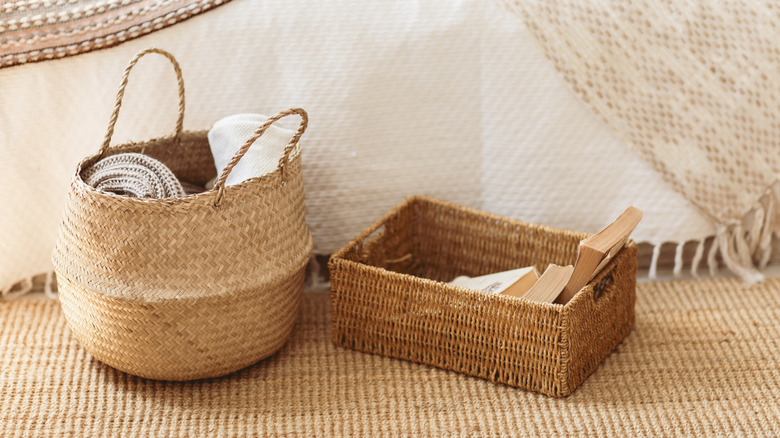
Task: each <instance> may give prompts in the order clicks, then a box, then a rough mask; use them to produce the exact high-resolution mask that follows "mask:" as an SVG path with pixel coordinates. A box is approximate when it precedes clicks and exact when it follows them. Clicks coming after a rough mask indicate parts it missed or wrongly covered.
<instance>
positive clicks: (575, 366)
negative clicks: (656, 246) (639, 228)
mask: <svg viewBox="0 0 780 438" xmlns="http://www.w3.org/2000/svg"><path fill="white" fill-rule="evenodd" d="M636 254H637V247H636V244H634V243H630V244H629V245H628V246H627V247H626V248H624V249H623V250H622V251H621V252H620V253H619V254H618V255H617V256H616V257H615V259H614V260H613V261H612V262H611V263H610V265H611V266H612V267H611V268H610V265H608V266H607V268H605V270H604V272H602V273H600V274H599V275H598V276H597V277H596V278H594V279H593V281H592V282H591V283H589V285H588V286H586V287H585V288H583V290H582V291H580V292H579V293H578V294H577V295H575V297H574V298H573V299H572V301H571V302H570V303H569V304H568V305H567V306H566V307H565V310H564V313H565V318H566V323H567V326H568V327H569V329H568V330H567V334H568V336H566V338H565V342H566V348H565V351H566V353H567V357H566V362H567V364H566V369H565V371H564V373H565V375H563V376H562V378H564V379H565V380H566V385H565V386H568V392H569V393H571V392H573V391H574V390H575V389H576V388H577V387H578V386H579V385H581V384H582V382H584V381H585V379H586V378H587V377H588V376H590V375H591V374H592V373H593V372H594V371H596V369H597V368H598V367H599V365H600V364H601V363H602V362H603V361H604V359H605V358H606V357H607V356H608V355H609V354H610V353H611V352H612V351H613V350H614V349H615V348H616V347H617V346H618V345H619V344H620V343H621V342H622V341H623V339H624V338H625V337H626V336H628V334H629V333H630V332H631V330H632V329H633V328H634V322H635V313H634V304H635V302H636V269H637V258H636ZM564 395H568V394H564Z"/></svg>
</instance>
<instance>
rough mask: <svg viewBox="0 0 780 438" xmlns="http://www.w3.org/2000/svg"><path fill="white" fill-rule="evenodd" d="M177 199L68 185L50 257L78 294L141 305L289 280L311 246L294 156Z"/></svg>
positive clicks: (308, 253) (297, 162) (297, 159)
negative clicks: (283, 165)
mask: <svg viewBox="0 0 780 438" xmlns="http://www.w3.org/2000/svg"><path fill="white" fill-rule="evenodd" d="M215 196H216V193H214V192H207V193H204V194H201V195H195V196H193V197H189V198H184V199H180V200H171V201H169V200H149V201H148V202H147V201H146V200H137V199H129V198H123V197H120V196H114V195H106V194H101V193H99V192H97V191H95V190H93V189H91V188H89V187H86V185H85V184H84V183H83V182H81V181H79V180H74V182H73V184H72V186H71V193H70V195H69V199H68V203H67V206H66V209H65V214H64V217H63V221H62V224H61V227H60V235H59V238H58V242H57V246H56V249H55V251H54V254H53V260H54V263H55V267H56V268H57V270H59V271H61V272H63V273H64V274H65V275H67V276H69V277H70V278H71V279H73V280H74V281H78V282H80V283H81V284H82V285H83V286H84V287H87V288H90V289H94V290H100V291H102V292H103V293H105V294H107V295H110V296H115V297H118V298H123V297H124V298H135V299H141V300H147V301H153V300H155V299H168V298H171V297H177V296H181V294H182V293H183V292H182V291H186V293H187V296H190V297H200V296H213V295H221V294H225V293H228V292H230V291H234V290H248V289H253V288H257V287H260V286H261V285H263V284H266V283H270V282H274V281H278V280H279V279H281V278H287V277H290V276H291V275H294V273H295V272H297V271H298V270H299V269H300V268H301V267H302V266H304V265H305V264H306V263H307V261H308V259H309V257H310V255H311V251H312V248H313V242H312V239H311V233H310V232H309V229H308V227H307V226H306V222H305V205H304V191H303V179H302V176H301V163H300V157H296V159H295V160H294V161H292V162H291V163H290V165H289V166H288V171H287V180H286V184H281V181H280V176H279V172H278V171H277V172H275V173H273V174H270V175H268V176H267V177H264V178H261V179H259V180H257V181H253V182H249V183H245V184H239V185H237V186H231V187H227V188H226V189H225V196H224V199H223V200H222V202H221V203H220V205H219V207H215V206H214V201H215Z"/></svg>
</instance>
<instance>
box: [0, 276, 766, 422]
mask: <svg viewBox="0 0 780 438" xmlns="http://www.w3.org/2000/svg"><path fill="white" fill-rule="evenodd" d="M637 295H638V301H637V324H636V328H635V330H634V332H633V333H632V334H631V335H630V336H629V337H628V338H627V339H626V340H625V341H624V342H623V344H621V345H620V346H619V347H618V349H617V351H616V352H614V353H613V354H612V355H611V356H609V357H608V358H607V360H606V362H605V363H604V364H602V366H601V367H600V368H599V370H598V371H597V372H596V373H595V374H594V375H592V376H591V377H590V378H589V379H588V380H587V381H586V382H585V383H584V384H583V386H581V387H580V388H579V389H578V390H577V391H576V392H575V393H574V394H573V395H572V396H570V397H568V398H566V399H553V398H548V397H545V396H542V395H538V394H534V393H529V392H524V391H521V390H517V389H514V388H510V387H507V386H502V385H497V384H492V383H489V382H485V381H482V380H480V379H476V378H470V377H465V376H461V375H458V374H455V373H451V372H447V371H442V370H439V369H434V368H430V367H427V366H423V365H416V364H412V363H407V362H403V361H400V360H394V359H388V358H383V357H379V356H372V355H367V354H362V353H358V352H353V351H349V350H344V349H340V348H336V347H334V346H333V345H332V344H331V342H330V330H329V319H330V318H329V310H328V296H327V293H324V292H321V293H312V294H305V296H304V303H303V309H302V312H301V313H302V314H301V316H300V320H299V323H298V326H297V327H296V329H295V331H294V334H293V336H292V338H291V339H290V341H289V342H288V343H287V344H286V345H285V347H284V348H283V349H282V351H281V352H280V353H278V354H277V355H275V356H273V357H271V358H270V359H267V360H265V361H263V362H261V363H259V364H257V365H255V366H252V367H250V368H248V369H245V370H243V371H240V372H238V373H236V374H234V375H231V376H228V377H225V378H220V379H213V380H205V381H197V382H190V383H170V382H156V381H150V380H144V379H140V378H135V377H131V376H128V375H126V374H123V373H121V372H118V371H115V370H113V369H111V368H108V367H107V366H104V365H102V364H100V363H98V362H97V361H95V360H93V359H91V358H90V357H89V356H88V355H87V354H86V353H85V352H84V351H83V350H82V349H81V348H80V347H79V345H78V344H77V342H76V341H75V340H74V338H73V337H72V336H71V334H70V331H69V329H68V328H67V326H66V323H65V320H64V319H63V316H62V313H61V312H60V310H59V305H58V304H57V303H56V302H55V301H45V300H37V301H35V300H32V301H15V302H5V303H0V349H1V351H2V357H1V358H0V398H2V402H0V435H1V436H27V435H34V436H40V435H44V436H45V435H57V436H102V435H121V436H132V435H140V436H246V435H261V436H267V435H287V436H329V435H336V436H349V435H360V436H375V435H432V436H489V435H502V436H506V435H550V434H554V435H588V436H596V435H601V436H614V435H624V436H660V435H665V436H668V435H687V436H714V435H730V436H733V435H737V436H744V435H766V436H776V435H778V434H780V419H779V417H780V407H779V406H778V404H777V400H778V397H780V365H779V363H778V360H779V359H780V341H778V339H780V280H777V279H773V280H769V281H768V282H767V283H764V284H761V285H758V286H754V287H751V288H746V287H745V286H743V285H742V283H741V282H739V281H735V280H706V281H684V282H667V283H645V284H640V285H639V286H638V291H637Z"/></svg>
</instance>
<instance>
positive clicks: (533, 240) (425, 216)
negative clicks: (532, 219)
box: [329, 197, 637, 397]
mask: <svg viewBox="0 0 780 438" xmlns="http://www.w3.org/2000/svg"><path fill="white" fill-rule="evenodd" d="M587 236H588V235H587V234H586V233H578V232H572V231H566V230H559V229H554V228H550V227H546V226H541V225H534V224H530V223H526V222H522V221H519V220H513V219H508V218H505V217H501V216H498V215H494V214H489V213H484V212H480V211H477V210H473V209H470V208H465V207H461V206H458V205H455V204H451V203H448V202H442V201H438V200H435V199H431V198H427V197H413V198H409V199H407V200H406V202H404V203H403V204H401V205H400V206H398V207H396V208H395V209H393V210H392V211H391V212H390V213H388V214H387V215H386V216H385V217H383V218H382V219H380V220H378V221H377V222H376V223H374V224H373V225H372V226H371V227H369V228H368V229H366V230H365V231H363V232H362V233H360V234H359V235H358V236H357V237H356V238H355V239H354V240H352V241H351V242H350V243H349V244H347V245H346V246H345V247H344V248H342V249H341V250H339V251H338V252H336V253H335V254H333V256H332V257H331V259H330V262H329V268H330V278H331V309H332V313H333V341H334V342H335V343H336V344H337V345H341V346H344V347H347V348H352V349H356V350H360V351H365V352H369V353H376V354H380V355H384V356H390V357H395V358H400V359H406V360H410V361H414V362H419V363H423V364H428V365H433V366H436V367H440V368H444V369H447V370H453V371H458V372H461V373H465V374H468V375H471V376H477V377H482V378H484V379H488V380H491V381H494V382H500V383H505V384H508V385H512V386H516V387H520V388H524V389H528V390H531V391H536V392H540V393H542V394H546V395H549V396H555V397H564V396H567V395H569V394H571V393H572V392H573V391H574V390H575V389H576V388H577V387H578V386H579V385H580V384H582V382H583V381H584V380H585V379H586V378H587V377H588V376H589V375H590V374H591V373H593V372H594V371H595V370H596V368H597V367H598V366H599V364H601V362H602V361H603V360H604V359H605V358H606V357H607V355H609V353H610V352H611V351H612V350H614V349H615V347H616V346H617V345H618V344H619V343H620V342H621V341H622V340H623V338H625V337H626V336H627V335H628V333H629V332H630V331H631V329H632V327H633V325H634V302H635V286H636V267H637V261H636V251H637V250H636V244H634V243H633V242H629V243H628V244H627V245H626V246H625V247H624V248H623V249H622V250H621V251H620V252H619V253H618V254H617V255H616V256H615V258H614V259H613V260H612V261H611V262H610V263H609V264H608V265H607V266H606V267H605V268H604V269H603V270H602V272H601V273H599V274H598V275H597V276H596V278H594V279H593V281H591V282H590V283H589V284H588V285H586V286H585V287H584V288H583V289H582V290H580V291H579V292H578V293H577V294H576V295H575V296H574V298H572V299H571V301H569V302H568V303H567V304H566V305H565V306H564V305H561V304H548V303H541V302H532V301H527V300H524V299H521V298H515V297H510V296H501V295H491V294H488V293H486V292H481V291H474V290H468V289H463V288H460V287H457V286H453V285H450V284H447V283H446V282H448V281H451V280H452V279H453V278H455V277H456V276H459V275H468V276H478V275H484V274H489V273H493V272H499V271H504V270H509V269H516V268H518V267H523V266H531V265H534V266H536V267H537V268H538V269H539V270H543V269H544V268H546V267H547V265H548V264H549V263H556V264H559V265H566V264H573V263H574V261H575V259H576V257H577V250H578V246H579V242H580V240H582V239H584V238H585V237H587Z"/></svg>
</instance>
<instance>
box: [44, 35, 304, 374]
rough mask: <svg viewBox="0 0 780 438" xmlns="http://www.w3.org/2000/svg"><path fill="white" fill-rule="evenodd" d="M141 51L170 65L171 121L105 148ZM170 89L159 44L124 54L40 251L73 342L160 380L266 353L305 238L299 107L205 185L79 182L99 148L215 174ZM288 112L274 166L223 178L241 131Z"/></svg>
mask: <svg viewBox="0 0 780 438" xmlns="http://www.w3.org/2000/svg"><path fill="white" fill-rule="evenodd" d="M147 53H159V54H162V55H164V56H166V57H168V58H169V59H170V60H171V61H172V62H173V63H174V66H175V67H176V68H175V69H176V71H177V74H178V75H179V91H180V93H179V94H180V98H181V102H180V110H179V121H178V124H177V132H176V134H175V135H173V136H171V137H166V138H162V139H156V140H151V141H147V142H142V143H133V144H126V145H122V146H117V147H113V148H110V149H109V147H108V145H109V143H110V139H111V133H112V130H113V126H114V123H115V122H116V120H117V115H118V111H119V108H120V106H121V101H122V96H123V93H124V86H125V85H126V84H127V78H128V75H129V72H130V69H131V68H132V66H133V65H135V63H136V62H137V61H138V59H139V58H140V57H142V56H143V55H145V54H147ZM183 99H184V88H183V81H182V80H181V76H180V71H179V69H178V65H177V64H176V63H175V60H174V59H173V57H172V56H171V55H170V54H168V53H167V52H164V51H161V50H158V49H150V50H146V51H143V52H141V53H139V54H138V55H136V57H135V58H134V59H133V61H132V62H131V64H130V66H129V67H128V69H127V70H126V71H125V76H124V78H123V81H122V86H121V87H120V92H119V94H118V96H117V105H116V107H115V110H114V114H113V115H112V117H111V122H110V124H109V131H108V135H107V136H106V139H105V142H104V144H103V147H102V148H101V150H100V152H99V153H98V154H97V155H94V156H91V157H88V158H86V159H85V160H84V161H82V162H81V164H80V165H79V166H78V169H77V170H76V173H75V175H74V178H73V181H72V184H71V190H70V193H69V196H68V202H67V206H66V209H65V213H64V218H63V221H62V226H61V229H60V236H59V239H58V242H57V246H56V249H55V251H54V254H53V261H54V265H55V267H56V270H57V282H58V290H59V295H60V300H61V302H62V307H63V310H64V314H65V316H66V317H67V319H68V321H69V323H70V326H71V329H72V330H73V332H74V334H75V336H76V337H77V338H78V339H79V341H80V342H81V343H82V345H83V346H84V347H85V348H86V349H87V350H88V351H89V352H90V353H91V354H92V355H93V356H94V357H96V358H98V359H99V360H101V361H103V362H105V363H107V364H109V365H112V366H114V367H117V368H119V369H121V370H123V371H126V372H129V373H131V374H136V375H140V376H144V377H150V378H156V379H166V380H187V379H197V378H204V377H213V376H218V375H223V374H226V373H229V372H232V371H235V370H237V369H240V368H243V367H245V366H247V365H250V364H252V363H254V362H257V361H258V360H260V359H262V358H264V357H267V356H269V355H270V354H272V353H273V352H275V351H277V350H278V349H279V348H280V347H281V346H282V344H283V343H284V342H285V340H286V339H287V336H288V335H289V333H290V330H291V329H292V326H293V323H294V321H295V317H296V315H297V313H298V306H299V301H300V294H301V291H302V288H303V280H304V274H305V268H306V264H307V262H308V260H309V258H310V256H311V252H312V246H313V245H312V239H311V234H310V233H309V230H308V227H307V226H306V222H305V219H304V214H305V207H304V192H303V180H302V177H301V159H300V148H299V147H298V146H297V144H298V139H299V138H300V136H301V135H302V134H303V131H304V130H305V128H306V121H307V118H306V113H305V112H304V111H303V110H300V109H293V110H288V111H284V112H282V113H279V114H278V115H277V116H274V117H272V118H270V119H269V120H268V121H267V122H266V123H264V124H263V125H261V126H260V127H259V128H258V130H257V131H256V132H255V134H254V135H253V136H252V138H250V139H248V140H247V143H245V144H244V145H243V146H242V147H241V149H240V150H239V151H238V152H237V153H236V155H235V156H234V157H233V160H231V162H230V163H229V164H228V165H227V166H226V167H225V169H223V171H222V172H221V174H220V178H219V179H218V180H217V182H216V183H215V185H214V188H213V189H211V190H209V191H207V192H204V193H201V194H195V195H190V196H187V197H184V198H167V199H142V198H130V197H125V196H118V195H114V194H111V193H104V192H100V191H97V190H95V189H94V188H92V187H90V186H89V185H87V184H85V183H84V181H83V180H82V179H81V170H82V169H84V168H86V167H88V166H89V165H90V164H91V163H94V162H96V161H97V160H99V159H100V158H101V157H102V156H103V155H104V154H108V155H109V156H111V155H113V154H118V153H123V152H141V151H144V152H145V153H146V154H149V155H150V156H152V157H154V158H156V159H158V160H160V161H162V162H163V163H165V164H166V165H167V166H168V167H169V168H170V169H171V170H172V171H173V173H174V174H175V175H176V176H177V177H179V178H180V179H182V180H185V181H190V182H193V183H195V184H204V183H205V182H206V181H208V180H210V179H212V178H214V177H215V176H216V174H217V171H216V169H215V167H214V163H213V160H212V157H211V151H210V149H209V144H208V140H207V137H206V132H205V131H204V132H182V131H181V126H182V118H183V116H184V113H183V111H184V100H183ZM291 114H297V115H300V116H301V117H302V123H301V126H300V128H299V130H298V132H297V133H296V135H295V136H294V137H293V138H292V140H291V143H290V145H289V146H288V147H287V148H286V149H285V154H284V156H283V157H282V159H281V161H280V163H279V168H277V169H276V170H275V171H274V172H271V173H269V174H267V175H264V176H263V177H261V178H254V179H250V180H247V181H244V182H242V183H240V184H236V185H233V186H230V187H226V186H225V179H226V178H227V176H228V175H229V174H230V171H231V170H232V169H233V167H234V166H235V165H236V163H238V161H239V160H240V159H241V157H242V156H243V155H244V154H245V153H246V151H247V150H248V149H249V147H250V146H252V144H253V142H254V140H256V139H257V138H259V137H260V136H261V135H262V134H263V132H264V130H265V129H266V128H267V127H268V126H270V124H271V123H273V122H275V121H276V120H278V119H280V118H282V117H284V116H286V115H291Z"/></svg>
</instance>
